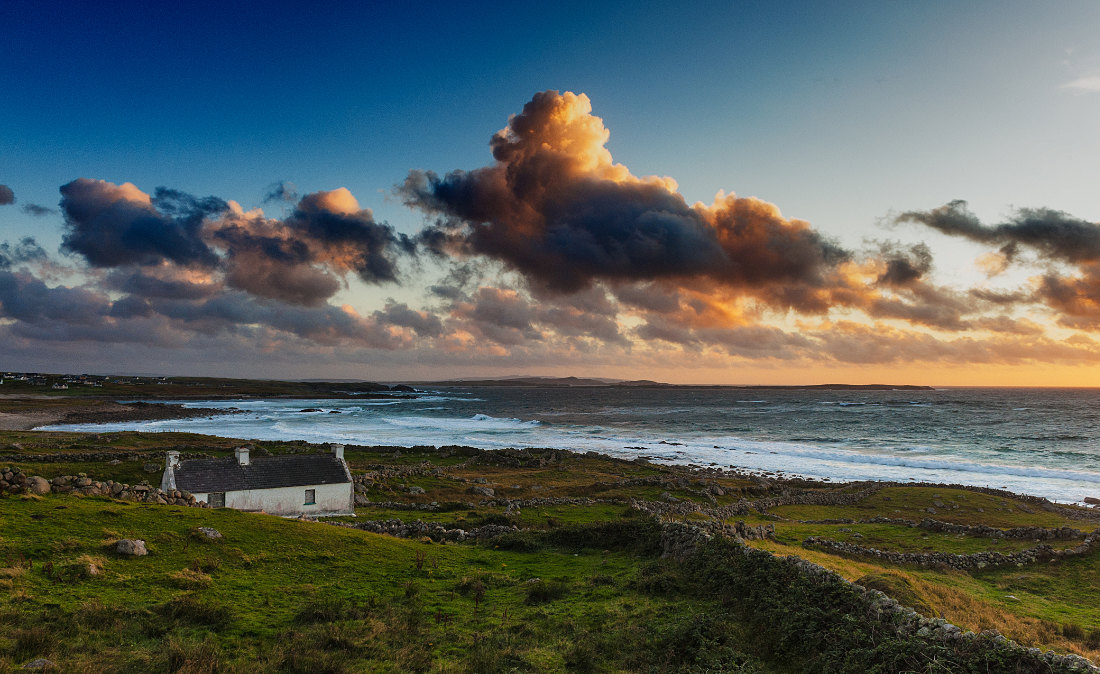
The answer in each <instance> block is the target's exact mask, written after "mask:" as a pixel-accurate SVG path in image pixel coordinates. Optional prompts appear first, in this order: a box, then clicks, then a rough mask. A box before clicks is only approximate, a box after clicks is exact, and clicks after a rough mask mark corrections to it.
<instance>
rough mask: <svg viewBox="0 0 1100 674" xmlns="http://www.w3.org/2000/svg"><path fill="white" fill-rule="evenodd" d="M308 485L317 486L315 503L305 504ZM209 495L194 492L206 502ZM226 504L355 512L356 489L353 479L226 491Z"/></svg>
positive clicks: (288, 511) (294, 511)
mask: <svg viewBox="0 0 1100 674" xmlns="http://www.w3.org/2000/svg"><path fill="white" fill-rule="evenodd" d="M307 489H314V490H316V494H317V497H316V499H315V500H316V503H314V504H313V505H305V496H306V490H307ZM209 496H210V494H199V493H196V494H195V498H196V499H198V500H199V501H202V502H203V503H206V502H207V498H208V497H209ZM225 507H226V508H233V509H235V510H253V511H262V512H265V513H268V514H270V515H303V514H304V515H350V514H353V513H354V512H355V493H354V491H353V490H352V485H351V483H350V482H345V483H343V484H318V485H303V486H301V487H278V488H276V489H250V490H245V491H227V492H225Z"/></svg>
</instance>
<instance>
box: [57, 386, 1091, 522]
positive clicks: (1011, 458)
mask: <svg viewBox="0 0 1100 674" xmlns="http://www.w3.org/2000/svg"><path fill="white" fill-rule="evenodd" d="M186 404H187V405H188V406H194V407H237V408H240V409H242V410H245V413H244V414H239V415H232V416H222V417H212V418H199V419H185V420H168V421H149V422H132V423H119V424H104V425H96V426H89V425H83V426H54V427H51V428H52V429H63V428H64V429H89V428H95V429H98V430H124V429H126V430H143V431H190V432H198V433H206V434H211V435H219V436H226V437H236V438H254V439H265V440H277V439H301V440H308V441H311V442H329V441H338V442H345V443H348V444H362V445H398V446H413V445H437V446H438V445H471V446H475V447H482V448H489V449H493V448H501V447H556V448H562V449H570V450H576V451H587V450H595V451H599V452H604V453H608V454H614V455H617V456H624V457H631V458H632V457H637V456H646V457H650V458H651V459H653V460H657V461H663V462H672V463H694V464H699V465H718V466H722V467H734V468H740V469H747V470H751V471H760V472H764V471H772V472H781V473H783V474H791V475H803V476H810V477H818V478H825V477H828V478H830V479H832V480H856V479H874V480H896V481H910V480H915V481H925V482H944V483H960V484H969V485H980V486H991V487H997V488H1005V489H1010V490H1012V491H1016V492H1021V493H1029V494H1036V495H1041V496H1046V497H1048V498H1051V499H1055V500H1058V501H1079V500H1081V499H1082V498H1084V497H1085V496H1098V497H1100V389H979V388H974V389H939V390H935V391H824V390H734V389H709V388H699V389H691V388H677V389H632V388H495V387H482V388H476V387H470V388H449V389H438V390H434V391H431V392H427V393H422V394H419V395H417V396H416V397H415V398H414V399H410V400H400V401H395V400H261V401H232V402H224V401H218V402H201V401H189V402H187V403H186ZM309 407H316V408H321V409H322V410H323V411H322V412H301V411H300V410H302V409H303V408H309ZM331 410H337V411H339V412H341V413H340V414H330V413H329V412H330V411H331Z"/></svg>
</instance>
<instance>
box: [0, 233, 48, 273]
mask: <svg viewBox="0 0 1100 674" xmlns="http://www.w3.org/2000/svg"><path fill="white" fill-rule="evenodd" d="M46 259H47V255H46V251H44V250H42V247H41V246H39V245H38V242H37V241H35V240H34V237H30V236H25V237H23V238H22V239H20V241H19V243H17V244H15V245H12V244H10V243H8V242H7V241H5V242H3V243H0V269H10V268H11V267H12V265H16V264H19V263H20V262H43V261H45V260H46Z"/></svg>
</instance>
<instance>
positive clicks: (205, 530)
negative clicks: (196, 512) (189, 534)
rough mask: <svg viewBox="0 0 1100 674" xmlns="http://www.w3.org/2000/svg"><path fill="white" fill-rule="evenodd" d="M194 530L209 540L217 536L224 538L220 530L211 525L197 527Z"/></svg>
mask: <svg viewBox="0 0 1100 674" xmlns="http://www.w3.org/2000/svg"><path fill="white" fill-rule="evenodd" d="M195 531H196V532H198V534H199V535H200V536H203V537H205V538H209V539H210V540H217V539H219V538H224V537H223V536H222V532H220V531H218V530H217V529H214V528H212V527H199V528H198V529H196V530H195Z"/></svg>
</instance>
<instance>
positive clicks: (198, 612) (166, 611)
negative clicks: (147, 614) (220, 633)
mask: <svg viewBox="0 0 1100 674" xmlns="http://www.w3.org/2000/svg"><path fill="white" fill-rule="evenodd" d="M158 613H160V614H161V615H162V616H164V617H165V618H167V619H168V620H170V621H173V622H181V623H187V624H191V625H205V626H207V627H215V628H219V629H221V628H224V627H226V626H227V625H229V623H231V622H232V621H233V613H232V611H230V610H229V609H228V608H227V607H225V606H222V605H221V604H218V603H216V602H205V601H202V600H200V599H197V598H195V597H193V596H191V595H182V596H179V597H176V598H175V599H172V600H171V601H168V602H166V603H164V604H162V605H161V606H160V607H158Z"/></svg>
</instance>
